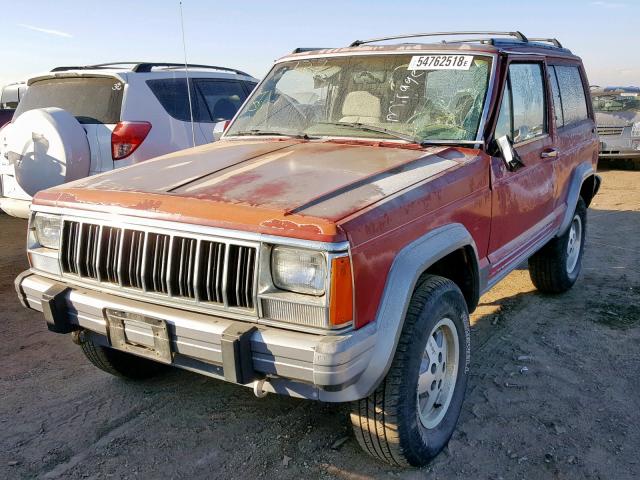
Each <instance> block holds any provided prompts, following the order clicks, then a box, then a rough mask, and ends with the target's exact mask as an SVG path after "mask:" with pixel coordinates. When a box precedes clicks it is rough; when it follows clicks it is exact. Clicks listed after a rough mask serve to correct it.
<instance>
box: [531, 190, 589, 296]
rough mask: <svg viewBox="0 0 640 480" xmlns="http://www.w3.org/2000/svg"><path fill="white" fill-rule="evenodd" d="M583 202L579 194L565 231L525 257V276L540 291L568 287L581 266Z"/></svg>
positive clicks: (584, 207)
mask: <svg viewBox="0 0 640 480" xmlns="http://www.w3.org/2000/svg"><path fill="white" fill-rule="evenodd" d="M586 226H587V206H586V204H585V202H584V200H583V199H582V197H580V198H579V199H578V204H577V205H576V210H575V212H574V214H573V219H572V220H571V225H569V228H568V229H567V231H566V232H565V233H564V234H563V235H561V236H559V237H556V238H554V239H553V240H551V241H550V242H549V243H547V244H546V245H545V246H544V247H542V249H540V250H539V251H538V252H537V253H535V254H534V255H533V256H532V257H531V258H530V259H529V276H530V277H531V281H532V282H533V284H534V285H535V287H536V288H537V289H538V290H540V291H541V292H543V293H563V292H566V291H567V290H569V289H570V288H571V287H572V286H573V284H574V283H576V280H577V279H578V275H579V274H580V270H581V269H582V255H583V253H584V240H585V235H586Z"/></svg>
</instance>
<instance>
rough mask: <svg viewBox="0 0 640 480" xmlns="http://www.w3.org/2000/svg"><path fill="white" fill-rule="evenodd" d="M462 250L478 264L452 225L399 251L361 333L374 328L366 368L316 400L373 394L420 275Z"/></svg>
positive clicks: (467, 240)
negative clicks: (372, 316)
mask: <svg viewBox="0 0 640 480" xmlns="http://www.w3.org/2000/svg"><path fill="white" fill-rule="evenodd" d="M464 247H472V248H473V251H474V256H475V261H476V262H478V251H477V248H476V245H475V242H474V240H473V237H472V236H471V234H470V233H469V231H468V230H467V229H466V228H465V227H464V225H462V224H460V223H453V224H449V225H445V226H442V227H439V228H436V229H435V230H432V231H431V232H429V233H427V234H426V235H424V236H422V237H420V238H419V239H417V240H414V241H413V242H412V243H410V244H408V245H406V246H405V247H404V248H403V249H402V250H400V252H399V253H398V254H397V255H396V258H395V259H394V261H393V264H392V265H391V269H390V270H389V274H388V276H387V282H386V284H385V287H384V291H383V293H382V297H381V299H380V304H379V307H378V313H377V314H376V318H375V321H374V322H373V324H371V325H367V326H366V327H364V328H363V329H362V330H368V329H370V328H375V333H374V334H373V335H374V336H375V340H374V341H375V346H374V347H373V348H372V349H371V350H370V351H371V354H370V358H369V359H368V365H367V367H366V368H365V369H364V371H363V372H362V374H361V375H360V377H359V378H358V380H357V381H356V382H355V383H353V384H351V385H349V386H346V387H345V388H342V389H340V390H337V391H326V390H320V395H319V399H320V400H324V401H331V402H348V401H353V400H358V399H361V398H365V397H367V396H369V395H370V394H371V393H373V391H374V390H375V389H376V388H377V387H378V385H379V384H380V382H381V381H382V380H383V379H384V377H385V375H386V374H387V372H388V371H389V368H390V367H391V363H392V361H393V357H394V355H395V351H396V346H397V345H398V340H399V338H400V334H401V332H402V327H403V325H404V318H405V314H406V312H407V308H408V306H409V302H410V301H411V297H412V295H413V291H414V289H415V286H416V282H417V281H418V279H419V278H420V275H422V273H423V272H424V271H425V270H426V269H427V268H429V267H430V266H431V265H433V264H434V263H435V262H437V261H438V260H440V259H441V258H443V257H445V256H447V255H448V254H450V253H452V252H454V251H455V250H458V249H460V248H464ZM363 333H364V332H363ZM356 334H357V332H356Z"/></svg>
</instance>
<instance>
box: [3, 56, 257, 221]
mask: <svg viewBox="0 0 640 480" xmlns="http://www.w3.org/2000/svg"><path fill="white" fill-rule="evenodd" d="M187 78H188V79H189V82H187ZM257 82H258V81H257V80H256V79H255V78H253V77H252V76H250V75H249V74H247V73H244V72H241V71H239V70H235V69H232V68H227V67H217V66H210V65H189V66H188V69H187V71H185V65H184V64H174V63H128V62H125V63H109V64H100V65H92V66H86V67H58V68H54V69H53V70H52V71H51V72H49V73H47V74H45V75H41V76H38V77H35V78H31V79H30V80H29V81H28V82H27V83H28V86H29V89H28V90H27V92H26V94H25V95H24V97H23V98H21V100H20V103H19V105H18V107H17V109H16V111H15V114H14V116H13V119H12V121H11V123H9V124H7V125H6V126H4V127H3V128H2V129H0V189H1V190H0V208H2V210H4V211H5V212H7V213H9V214H10V215H14V216H19V217H25V218H26V217H27V216H28V213H29V205H30V203H31V198H32V197H33V195H35V194H36V193H37V192H38V191H40V190H43V189H45V188H49V187H53V186H55V185H59V184H61V183H65V182H69V181H72V180H77V179H79V178H83V177H86V176H89V175H94V174H97V173H101V172H106V171H109V170H113V169H114V168H118V167H123V166H127V165H131V164H133V163H137V162H141V161H143V160H147V159H150V158H153V157H157V156H159V155H163V154H166V153H171V152H174V151H176V150H182V149H185V148H189V147H192V146H193V145H194V143H195V145H202V144H205V143H209V142H212V141H214V132H213V130H214V124H216V123H218V122H221V121H223V120H230V119H231V118H232V117H233V116H234V115H235V113H236V111H237V110H238V108H239V107H240V105H242V103H243V102H244V100H245V99H246V97H247V96H248V94H249V93H250V92H251V91H252V90H253V88H254V87H255V85H256V84H257ZM189 95H190V96H191V104H190V102H189ZM192 116H193V121H194V123H193V126H192V123H191V118H192Z"/></svg>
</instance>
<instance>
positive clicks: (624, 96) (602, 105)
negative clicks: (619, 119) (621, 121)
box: [592, 92, 640, 112]
mask: <svg viewBox="0 0 640 480" xmlns="http://www.w3.org/2000/svg"><path fill="white" fill-rule="evenodd" d="M592 95H593V94H592ZM592 100H593V109H594V110H595V111H596V112H640V94H638V93H635V92H634V93H631V92H630V93H624V92H623V93H615V94H604V95H593V96H592Z"/></svg>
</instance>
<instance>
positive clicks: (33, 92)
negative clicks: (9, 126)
mask: <svg viewBox="0 0 640 480" xmlns="http://www.w3.org/2000/svg"><path fill="white" fill-rule="evenodd" d="M123 92H124V84H123V83H122V82H121V81H120V80H119V79H117V78H113V77H79V78H78V77H76V78H48V79H44V80H39V81H37V82H34V83H32V84H31V85H30V86H29V89H28V90H27V92H26V93H25V95H24V97H22V99H21V100H20V103H19V104H18V108H17V109H16V114H15V117H14V118H18V116H20V115H21V114H23V113H24V112H27V111H29V110H34V109H36V108H46V107H57V108H62V109H63V110H66V111H67V112H69V113H70V114H71V115H73V116H74V117H76V119H78V121H79V122H80V123H99V124H100V123H103V124H114V123H118V122H119V121H120V111H121V108H122V94H123Z"/></svg>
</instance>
